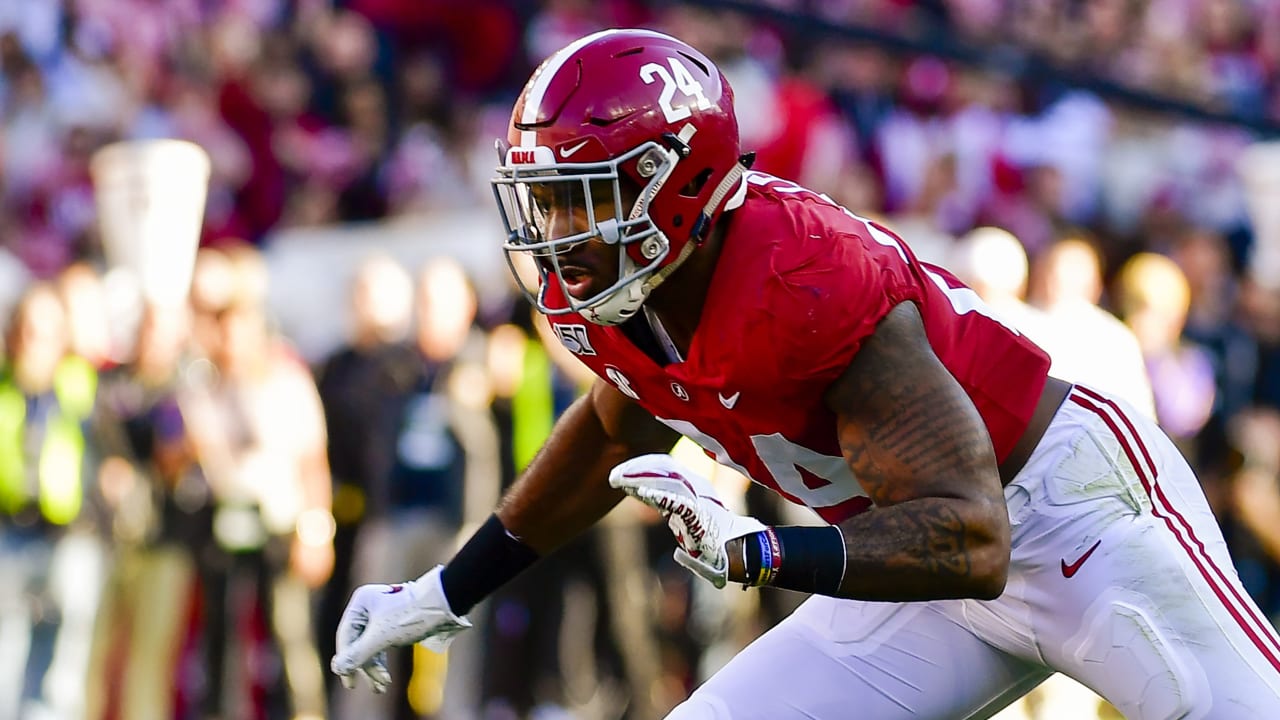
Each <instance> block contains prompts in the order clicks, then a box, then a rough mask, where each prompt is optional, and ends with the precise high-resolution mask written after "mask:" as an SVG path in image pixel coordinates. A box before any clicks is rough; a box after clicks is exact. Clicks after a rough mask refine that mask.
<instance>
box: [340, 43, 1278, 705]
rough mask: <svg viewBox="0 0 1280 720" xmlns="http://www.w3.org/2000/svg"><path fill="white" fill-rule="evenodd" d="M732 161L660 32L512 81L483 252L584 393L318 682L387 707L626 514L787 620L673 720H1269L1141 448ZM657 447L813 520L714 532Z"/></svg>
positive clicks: (682, 470) (698, 68)
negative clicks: (784, 598) (657, 521)
mask: <svg viewBox="0 0 1280 720" xmlns="http://www.w3.org/2000/svg"><path fill="white" fill-rule="evenodd" d="M737 138H738V135H737V123H736V119H735V117H734V108H733V101H732V91H731V90H730V89H729V88H728V86H727V83H726V82H725V80H724V78H723V76H722V75H721V74H720V72H719V70H718V69H717V68H716V67H715V65H714V64H713V63H712V62H711V61H710V60H709V59H708V58H706V57H705V56H704V55H702V54H701V53H699V52H698V51H697V50H696V49H694V48H692V47H690V46H688V45H687V44H685V43H682V42H680V41H678V40H676V39H674V38H671V37H669V36H665V35H662V34H659V33H653V32H649V31H642V30H612V31H603V32H600V33H596V34H593V35H590V36H586V37H584V38H581V39H579V40H576V41H574V42H573V43H571V44H570V45H569V46H567V47H566V48H564V49H562V50H560V51H558V52H557V53H556V54H555V55H553V56H551V57H550V58H549V59H547V60H546V61H544V62H543V63H542V64H541V65H540V66H539V67H538V69H537V70H535V72H534V75H533V77H532V78H531V79H530V81H529V83H528V84H527V85H526V86H525V90H524V91H523V92H522V94H521V96H520V97H519V99H518V100H517V102H516V106H515V108H514V110H513V113H512V122H511V126H510V128H509V132H508V135H507V137H506V139H505V141H504V142H500V144H499V149H500V151H501V164H500V165H499V167H498V169H497V173H498V176H497V177H496V178H495V180H494V189H495V196H496V198H497V199H498V202H499V208H500V210H501V213H502V215H503V219H504V222H505V224H506V226H507V230H508V238H507V242H506V243H505V244H504V249H505V250H506V251H507V252H508V253H510V254H528V255H530V256H532V257H533V258H534V259H535V260H536V261H537V262H538V267H539V271H540V282H539V283H538V285H537V286H536V287H526V292H527V293H528V297H529V298H530V300H531V301H532V302H534V303H535V304H536V306H537V307H538V309H539V310H541V311H542V312H543V313H544V314H546V315H547V317H548V319H549V320H550V322H551V324H552V326H553V329H554V330H555V332H556V334H557V336H558V337H559V338H561V339H562V340H563V341H564V342H565V343H566V345H569V344H570V343H571V344H572V346H571V349H572V348H576V349H577V353H576V354H578V356H579V357H580V358H581V359H582V361H583V362H584V363H586V364H587V365H589V366H590V367H591V368H592V370H593V371H594V372H595V373H596V374H597V375H598V376H599V379H598V380H597V381H596V384H595V385H594V386H593V387H592V390H591V392H590V393H589V394H588V395H587V396H586V397H584V398H583V399H582V400H581V401H579V402H578V403H576V404H575V405H574V406H572V407H571V408H570V409H569V410H568V411H566V412H565V413H564V414H563V415H561V417H560V420H559V422H558V423H557V426H556V428H555V430H553V432H552V434H551V436H550V438H549V439H548V441H547V443H546V444H545V445H544V446H543V449H542V450H541V451H540V453H539V454H538V455H537V456H535V458H534V460H533V462H531V463H530V465H529V467H528V468H527V469H526V471H525V473H524V474H523V475H522V477H521V478H520V480H518V481H517V482H516V484H515V485H513V486H512V488H511V489H510V490H509V491H508V492H507V493H506V495H505V497H504V499H503V501H502V502H501V503H500V504H499V506H498V508H497V511H496V512H495V514H494V515H493V516H491V517H490V518H489V520H488V521H487V522H486V523H485V524H484V525H483V526H481V528H480V529H478V530H477V531H476V532H475V533H474V534H473V535H472V536H471V538H470V539H469V540H468V541H467V543H466V544H465V545H463V547H462V548H461V549H460V550H459V551H458V553H457V554H456V555H455V556H454V557H453V558H452V559H451V560H450V561H449V562H448V564H447V565H444V566H437V567H436V568H433V569H432V570H430V571H428V572H427V573H426V574H424V575H422V576H421V577H419V578H418V579H417V580H412V581H409V582H406V583H402V584H394V585H369V586H365V587H361V588H359V589H357V590H356V592H355V593H354V594H353V596H352V599H351V602H350V603H349V604H348V607H347V609H346V611H345V612H344V614H343V619H342V621H341V623H340V624H339V627H338V632H337V646H338V653H337V655H336V656H335V657H334V658H333V660H332V662H331V668H332V669H333V670H334V672H336V673H338V674H339V675H340V676H342V677H343V678H344V681H345V682H347V683H353V682H354V681H355V680H356V679H357V676H362V677H366V678H367V679H368V680H369V681H370V682H372V683H373V684H374V685H375V687H382V688H385V687H386V686H387V685H388V684H389V683H390V682H391V676H390V674H389V673H388V672H387V669H386V667H385V664H384V662H383V658H384V656H385V650H386V648H388V647H391V646H394V645H400V644H406V643H416V642H420V641H421V642H425V643H426V644H427V645H428V646H429V647H433V648H435V649H438V650H440V649H444V648H445V647H447V645H448V643H449V642H450V641H451V640H452V639H453V638H454V637H455V636H456V635H458V634H459V633H462V632H464V631H465V630H466V629H467V628H468V627H469V625H470V622H469V621H468V620H467V619H466V617H465V614H466V613H467V612H469V611H470V610H471V609H472V608H473V607H474V606H475V605H476V604H477V603H478V602H480V601H481V600H483V599H484V598H485V597H487V596H488V595H489V594H491V593H492V592H493V591H494V590H495V589H496V588H498V587H499V586H501V585H502V584H504V583H505V582H507V581H508V580H510V579H511V578H513V577H514V576H516V575H518V574H519V573H520V572H522V571H523V570H524V569H526V568H528V567H529V566H530V565H532V564H533V563H535V562H536V561H537V560H538V559H539V558H540V557H542V556H544V555H546V554H547V553H549V552H551V551H553V550H554V549H555V548H556V547H558V546H560V545H563V544H564V543H565V542H566V541H568V540H569V539H571V538H573V537H575V536H576V535H578V534H579V533H581V532H582V531H583V530H584V529H585V528H587V527H589V526H591V525H593V524H594V523H595V522H597V521H598V520H599V519H600V518H601V517H603V516H604V515H605V514H606V513H607V512H608V511H609V510H610V509H611V508H613V507H614V506H615V505H616V504H617V503H618V502H620V501H621V499H622V498H623V497H625V496H626V495H630V496H632V497H635V498H637V499H638V500H640V501H641V502H643V503H645V504H646V505H648V506H650V507H652V508H654V509H656V510H658V511H659V512H661V513H663V514H664V515H665V516H666V518H667V521H668V526H669V528H670V529H671V531H672V534H673V535H674V536H675V539H676V544H677V548H676V553H675V557H676V559H677V561H679V562H680V563H681V564H682V565H684V566H685V567H686V568H687V569H689V570H690V571H691V572H692V573H694V574H695V575H697V576H699V577H701V578H703V579H705V580H707V581H708V582H710V583H712V584H713V585H715V586H717V587H723V586H725V585H726V584H728V583H729V582H734V583H738V584H742V585H744V586H764V585H770V586H774V587H781V588H786V589H791V590H796V591H800V592H810V593H813V595H812V597H810V598H809V599H808V600H807V601H805V602H804V603H803V604H802V605H801V606H800V607H799V608H798V609H797V610H796V611H795V612H794V613H792V615H791V616H789V617H788V618H787V619H786V620H784V621H783V622H781V623H780V624H778V625H777V626H775V627H774V628H772V629H771V630H769V631H768V632H766V633H765V634H764V635H762V636H761V637H760V638H759V639H757V640H756V641H755V642H753V643H752V644H751V645H750V646H748V647H747V648H746V649H744V650H743V651H742V652H741V653H739V654H738V655H737V656H735V657H734V658H733V659H732V660H731V661H730V662H729V663H728V664H727V665H725V666H724V667H723V668H722V669H721V670H720V671H719V672H717V673H716V674H715V675H714V676H712V677H711V678H710V679H709V680H707V681H706V682H705V683H703V684H702V685H701V686H700V687H699V688H698V689H697V690H696V691H694V692H693V694H692V695H691V696H690V697H689V699H688V700H686V701H685V702H684V703H682V704H681V705H680V706H678V707H677V708H676V709H675V710H673V711H672V713H671V714H670V715H669V717H671V718H677V719H680V720H684V719H685V718H700V719H701V718H717V717H718V718H734V719H735V720H741V719H742V718H769V719H770V720H778V719H780V718H807V719H809V720H814V719H816V718H833V719H834V718H844V717H848V715H849V712H850V708H857V710H858V712H860V713H861V714H864V715H866V716H868V717H875V718H880V719H882V720H892V719H893V718H904V719H905V718H955V717H986V716H988V715H990V714H991V713H993V712H995V711H996V710H997V709H999V708H1002V707H1004V706H1006V705H1007V704H1008V703H1010V702H1012V701H1013V700H1014V699H1016V698H1017V697H1019V696H1021V695H1022V694H1024V693H1025V692H1026V691H1027V690H1029V689H1030V688H1031V687H1034V686H1035V685H1036V684H1039V683H1040V682H1042V681H1043V680H1044V679H1045V678H1046V677H1048V676H1049V675H1050V674H1052V673H1053V672H1054V671H1062V672H1066V673H1069V674H1071V675H1073V676H1074V677H1076V678H1077V679H1079V680H1081V681H1083V682H1085V683H1086V684H1087V685H1089V686H1090V687H1091V688H1093V689H1095V690H1097V691H1098V692H1100V694H1102V695H1103V696H1105V697H1107V698H1108V700H1110V701H1111V702H1112V703H1113V704H1114V705H1116V706H1117V707H1118V708H1119V709H1120V710H1121V711H1122V712H1124V713H1126V714H1127V715H1129V716H1130V717H1133V718H1163V717H1169V716H1180V715H1192V714H1194V715H1199V716H1202V717H1209V716H1211V715H1216V716H1218V717H1232V718H1245V717H1254V718H1267V717H1273V716H1275V715H1276V714H1278V713H1280V639H1278V638H1277V637H1276V634H1275V632H1274V630H1273V629H1272V628H1271V627H1270V626H1269V625H1268V624H1267V623H1266V622H1265V620H1263V619H1262V618H1261V617H1260V613H1259V611H1258V608H1257V607H1256V605H1254V604H1253V603H1252V602H1250V601H1249V599H1248V598H1247V597H1245V596H1244V592H1243V590H1242V589H1241V588H1240V583H1239V580H1238V579H1237V578H1236V577H1235V576H1234V574H1231V573H1230V572H1229V569H1230V567H1231V559H1230V557H1229V555H1228V554H1227V552H1226V548H1225V544H1224V543H1223V541H1222V537H1221V534H1220V533H1219V531H1218V529H1217V526H1216V524H1215V522H1214V518H1213V515H1212V513H1211V512H1210V510H1209V508H1208V505H1207V504H1206V503H1205V501H1204V496H1203V494H1202V493H1201V491H1200V488H1199V485H1198V482H1197V480H1196V477H1195V475H1194V473H1193V472H1192V471H1191V469H1190V468H1189V467H1188V466H1187V464H1186V462H1185V461H1184V460H1183V459H1182V458H1181V456H1180V455H1179V454H1178V452H1177V450H1176V448H1175V447H1174V446H1173V444H1172V443H1171V442H1170V440H1169V439H1168V438H1167V437H1166V436H1165V435H1164V434H1163V433H1161V431H1160V430H1159V428H1158V427H1157V426H1156V425H1155V424H1154V422H1153V421H1152V420H1150V419H1149V418H1147V417H1145V416H1144V415H1143V414H1142V413H1140V412H1137V411H1135V410H1134V409H1133V408H1132V406H1130V405H1128V404H1127V403H1125V402H1123V401H1121V400H1117V399H1115V398H1112V397H1110V396H1108V395H1106V394H1103V393H1100V392H1098V391H1095V390H1092V389H1090V388H1088V387H1085V386H1081V385H1076V386H1072V385H1071V384H1069V383H1067V382H1064V381H1062V380H1059V379H1057V378H1054V377H1052V376H1051V375H1049V372H1048V371H1049V362H1050V361H1049V358H1048V356H1046V355H1045V353H1044V352H1043V351H1042V350H1040V349H1039V348H1038V347H1036V346H1035V345H1034V344H1033V343H1031V342H1030V341H1028V340H1027V339H1026V338H1025V337H1023V336H1021V335H1020V334H1018V333H1017V332H1015V331H1014V330H1013V329H1011V328H1009V327H1008V326H1006V325H1004V324H1002V323H1001V322H1000V321H999V319H998V318H997V317H995V316H994V314H992V313H990V311H988V310H987V308H986V307H985V305H983V304H982V303H981V301H980V299H979V298H978V297H977V295H976V293H974V292H973V291H972V290H971V289H969V288H967V287H965V286H963V285H962V284H960V283H959V282H958V281H957V280H955V278H954V277H953V276H950V274H949V273H946V271H945V270H942V269H941V268H937V267H935V266H931V265H928V264H923V263H920V262H919V261H917V260H916V259H915V258H914V256H913V255H912V253H911V251H910V249H909V248H908V247H907V246H905V245H904V244H903V243H902V242H901V241H900V240H899V239H898V238H896V237H895V236H894V235H892V234H891V233H890V232H889V231H888V230H887V229H885V228H883V227H881V226H879V225H875V224H873V223H869V222H867V221H865V220H863V219H861V218H858V217H857V216H855V215H852V214H851V213H849V212H848V211H846V210H844V209H843V208H840V207H839V206H836V205H835V204H833V203H832V202H831V201H830V200H829V199H828V198H826V197H824V196H822V195H819V194H817V193H814V192H812V191H808V190H805V189H804V188H801V187H799V186H797V185H795V184H794V183H791V182H790V181H787V180H783V179H780V178H776V177H773V176H769V175H766V174H763V173H756V172H752V171H750V170H749V169H748V167H747V166H748V165H749V164H750V161H751V158H750V156H744V155H743V154H742V150H741V148H740V147H739V143H738V142H737ZM659 418H660V419H659ZM680 435H684V436H687V437H690V438H692V439H694V440H695V441H697V442H698V444H699V445H701V446H702V447H703V449H704V450H706V451H707V452H709V453H711V454H713V455H714V456H716V457H717V459H718V460H720V461H721V462H722V463H726V464H730V465H731V466H735V467H737V468H739V469H741V471H742V472H743V474H745V475H747V476H748V477H750V478H752V480H754V481H755V482H757V483H760V484H764V485H767V486H769V487H770V488H772V489H773V490H775V491H776V492H778V493H780V494H783V495H786V496H787V497H789V498H791V499H792V500H793V501H795V502H797V503H799V504H804V505H807V506H809V507H811V508H813V509H814V510H815V511H816V512H817V513H818V514H819V515H820V516H821V517H822V518H823V519H824V520H825V521H826V522H827V523H829V524H826V525H822V526H816V527H813V526H810V527H795V526H792V527H785V526H774V527H770V526H766V525H764V524H763V523H760V522H759V521H757V520H755V519H754V518H750V517H744V516H742V515H738V514H736V513H733V512H732V511H730V510H728V509H727V508H725V507H724V506H723V505H722V504H721V502H720V501H719V500H718V498H717V497H716V495H715V491H714V490H713V489H712V488H711V486H710V485H709V483H707V481H706V480H705V479H704V478H702V477H701V476H699V475H697V474H696V473H694V472H693V471H691V470H689V469H688V468H687V467H685V466H684V465H682V464H680V463H679V462H677V461H675V460H674V459H672V458H671V456H670V455H668V454H667V451H669V450H670V449H671V447H672V446H673V445H674V443H675V441H676V439H677V438H678V437H679V436H680ZM837 453H839V454H838V455H837ZM1224 568H1225V569H1226V570H1224ZM1189 598H1194V601H1189ZM1116 637H1123V638H1124V642H1123V643H1119V644H1117V643H1116V642H1115V638H1116Z"/></svg>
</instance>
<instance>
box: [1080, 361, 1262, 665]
mask: <svg viewBox="0 0 1280 720" xmlns="http://www.w3.org/2000/svg"><path fill="white" fill-rule="evenodd" d="M1075 389H1076V390H1079V391H1080V392H1081V393H1083V394H1084V395H1087V396H1088V397H1090V398H1093V399H1094V400H1096V401H1098V402H1101V403H1103V404H1104V405H1106V406H1107V407H1109V408H1111V410H1112V411H1113V412H1114V413H1115V415H1116V416H1117V417H1119V418H1120V421H1121V422H1122V423H1124V425H1125V427H1126V428H1128V430H1129V434H1130V436H1132V437H1133V439H1134V441H1135V442H1136V443H1137V445H1138V449H1139V450H1140V451H1141V452H1142V457H1143V459H1145V460H1146V461H1147V464H1146V468H1147V470H1148V472H1150V473H1151V486H1152V489H1153V490H1154V491H1155V497H1158V498H1159V500H1160V502H1162V503H1163V504H1164V506H1165V508H1166V509H1167V510H1168V511H1169V512H1170V513H1171V514H1172V515H1173V516H1174V517H1175V518H1176V519H1177V520H1178V522H1180V523H1181V524H1182V526H1183V528H1184V529H1185V530H1186V533H1187V535H1189V536H1190V538H1191V541H1192V542H1194V543H1195V545H1196V547H1197V548H1199V550H1200V554H1201V556H1202V557H1203V558H1204V559H1205V560H1206V561H1208V563H1209V567H1211V568H1212V569H1213V571H1214V573H1216V574H1217V576H1218V578H1219V579H1220V580H1221V581H1222V584H1223V585H1225V586H1226V587H1227V589H1228V590H1229V591H1230V592H1231V595H1232V596H1233V597H1235V599H1236V602H1237V603H1239V604H1240V606H1241V607H1243V608H1244V609H1245V612H1247V613H1248V614H1249V617H1250V618H1251V619H1252V620H1253V621H1254V622H1255V623H1257V627H1258V629H1259V631H1261V633H1262V635H1263V637H1264V638H1265V639H1266V640H1268V641H1269V642H1270V646H1271V648H1272V649H1273V650H1276V651H1280V639H1277V637H1276V634H1275V628H1273V627H1272V625H1271V623H1270V622H1268V621H1267V620H1266V619H1265V618H1264V617H1262V616H1261V615H1259V614H1258V611H1257V610H1256V609H1255V608H1254V606H1253V604H1252V603H1251V602H1248V601H1246V600H1245V599H1244V598H1243V597H1242V596H1241V595H1240V590H1239V589H1238V588H1237V587H1236V585H1235V584H1234V583H1232V582H1231V581H1230V580H1228V579H1227V576H1226V574H1225V573H1224V572H1223V571H1222V568H1220V567H1218V564H1217V563H1215V562H1214V561H1213V558H1212V557H1211V556H1210V555H1209V553H1208V551H1207V550H1205V547H1204V543H1203V542H1201V541H1200V539H1199V538H1198V537H1196V533H1195V529H1194V528H1193V527H1192V525H1191V523H1189V522H1187V519H1186V518H1185V517H1183V515H1182V513H1181V512H1179V511H1178V509H1177V508H1176V507H1174V505H1173V503H1172V502H1170V501H1169V497H1168V495H1166V494H1165V492H1164V488H1162V487H1161V486H1160V485H1159V484H1158V483H1157V482H1156V481H1155V476H1156V465H1155V463H1154V462H1152V460H1151V455H1150V454H1149V453H1148V452H1147V447H1146V445H1145V444H1144V443H1143V442H1142V437H1141V436H1140V435H1138V430H1137V428H1135V427H1134V426H1133V421H1132V420H1130V419H1129V416H1128V415H1126V414H1125V413H1124V411H1123V410H1121V409H1120V406H1119V405H1117V404H1116V402H1115V401H1114V400H1112V399H1110V398H1108V397H1105V396H1103V395H1101V394H1099V393H1098V392H1096V391H1093V390H1090V389H1089V388H1083V387H1079V386H1076V388H1075ZM1135 469H1137V466H1135ZM1152 500H1153V503H1154V500H1155V498H1152Z"/></svg>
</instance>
